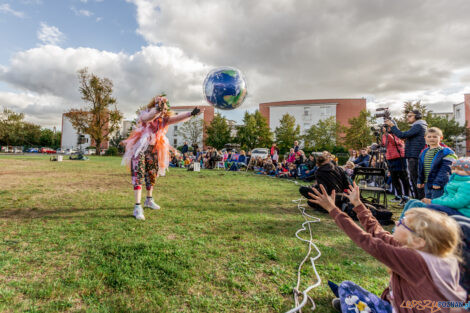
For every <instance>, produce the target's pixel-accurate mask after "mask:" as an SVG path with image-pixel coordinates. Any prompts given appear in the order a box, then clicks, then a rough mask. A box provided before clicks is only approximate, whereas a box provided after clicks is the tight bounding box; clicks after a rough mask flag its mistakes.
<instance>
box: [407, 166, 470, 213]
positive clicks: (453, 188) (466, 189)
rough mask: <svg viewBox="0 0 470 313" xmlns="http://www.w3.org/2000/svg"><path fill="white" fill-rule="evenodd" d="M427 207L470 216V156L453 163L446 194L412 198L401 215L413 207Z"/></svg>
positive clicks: (445, 189)
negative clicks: (420, 198)
mask: <svg viewBox="0 0 470 313" xmlns="http://www.w3.org/2000/svg"><path fill="white" fill-rule="evenodd" d="M416 207H425V208H428V209H432V210H436V211H441V212H444V213H447V214H448V215H463V216H466V217H470V158H469V157H466V158H460V159H458V160H457V161H456V162H455V163H454V164H453V165H452V175H451V176H450V180H449V182H448V183H447V185H445V186H444V194H443V195H442V196H440V197H438V198H435V199H429V198H424V199H422V200H421V201H419V200H410V201H408V202H407V203H406V205H405V208H404V209H403V212H402V214H401V216H404V214H405V212H406V211H407V210H409V209H411V208H416Z"/></svg>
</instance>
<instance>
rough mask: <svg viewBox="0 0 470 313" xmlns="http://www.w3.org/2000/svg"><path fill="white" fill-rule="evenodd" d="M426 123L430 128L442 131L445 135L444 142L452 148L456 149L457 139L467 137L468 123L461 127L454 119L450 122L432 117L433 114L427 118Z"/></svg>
mask: <svg viewBox="0 0 470 313" xmlns="http://www.w3.org/2000/svg"><path fill="white" fill-rule="evenodd" d="M426 122H427V123H428V127H437V128H439V129H440V130H442V133H443V135H444V139H443V142H444V143H445V144H446V145H448V146H450V147H452V148H455V141H456V140H455V139H456V137H458V136H465V138H466V137H467V122H465V125H464V126H459V124H458V123H457V122H456V121H455V120H454V119H450V120H448V119H447V118H445V117H440V116H432V114H428V116H426Z"/></svg>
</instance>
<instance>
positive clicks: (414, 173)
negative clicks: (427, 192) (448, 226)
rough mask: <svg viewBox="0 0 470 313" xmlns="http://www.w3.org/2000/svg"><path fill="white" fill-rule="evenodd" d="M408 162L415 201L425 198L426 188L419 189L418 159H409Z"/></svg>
mask: <svg viewBox="0 0 470 313" xmlns="http://www.w3.org/2000/svg"><path fill="white" fill-rule="evenodd" d="M407 160H408V172H409V174H410V181H411V190H412V192H413V197H414V198H415V199H420V200H421V199H423V198H424V188H418V159H417V158H407Z"/></svg>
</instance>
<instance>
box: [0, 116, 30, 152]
mask: <svg viewBox="0 0 470 313" xmlns="http://www.w3.org/2000/svg"><path fill="white" fill-rule="evenodd" d="M23 119H24V114H23V113H16V112H13V111H12V110H10V109H8V108H4V109H3V111H2V112H0V142H1V143H2V144H5V145H7V146H8V145H13V146H15V145H21V141H22V134H21V133H22V131H21V130H22V128H23Z"/></svg>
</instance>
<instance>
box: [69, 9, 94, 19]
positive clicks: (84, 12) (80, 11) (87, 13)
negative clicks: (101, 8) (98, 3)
mask: <svg viewBox="0 0 470 313" xmlns="http://www.w3.org/2000/svg"><path fill="white" fill-rule="evenodd" d="M70 9H71V10H72V11H73V13H75V15H77V16H86V17H90V16H92V15H93V14H94V13H93V12H91V11H88V10H84V9H76V8H75V7H71V8H70Z"/></svg>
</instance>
